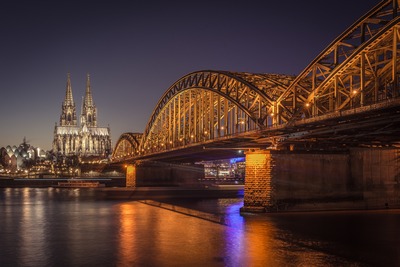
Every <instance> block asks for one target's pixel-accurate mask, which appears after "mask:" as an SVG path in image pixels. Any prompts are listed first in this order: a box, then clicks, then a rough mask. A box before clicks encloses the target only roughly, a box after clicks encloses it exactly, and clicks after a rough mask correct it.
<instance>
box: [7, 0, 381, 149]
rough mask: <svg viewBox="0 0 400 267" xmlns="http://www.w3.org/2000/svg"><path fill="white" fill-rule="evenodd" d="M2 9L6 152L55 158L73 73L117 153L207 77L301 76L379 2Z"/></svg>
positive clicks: (78, 92) (77, 96)
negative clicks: (173, 97) (43, 152)
mask: <svg viewBox="0 0 400 267" xmlns="http://www.w3.org/2000/svg"><path fill="white" fill-rule="evenodd" d="M236 2H237V1H216V0H215V1H152V0H144V1H133V0H132V1H119V0H114V1H101V0H97V1H74V0H72V1H18V0H13V1H11V0H9V1H2V2H1V4H0V34H1V37H0V47H1V50H0V53H1V57H0V60H1V61H0V68H1V70H0V90H1V91H0V92H1V97H0V101H1V102H0V112H1V113H0V129H1V132H0V147H2V146H6V145H19V144H20V143H21V142H22V140H23V138H24V137H26V139H27V141H28V142H29V143H30V144H31V145H33V146H35V147H41V148H44V149H51V146H52V141H53V132H54V124H55V122H57V123H59V117H60V114H61V105H62V101H63V100H64V96H65V88H66V79H67V73H70V74H71V83H72V92H73V96H74V100H75V103H76V106H77V115H78V116H79V114H80V107H81V101H82V96H83V95H84V92H85V83H86V74H87V73H89V74H90V77H91V86H92V87H91V88H92V94H93V99H94V102H95V104H96V106H97V111H98V126H104V127H106V126H108V125H109V126H110V128H111V135H112V141H113V146H114V145H115V143H116V141H117V140H118V137H119V136H120V135H121V134H122V133H124V132H143V131H144V129H145V127H146V125H147V122H148V119H149V118H150V115H151V113H152V111H153V109H154V107H155V105H156V104H157V102H158V100H159V99H160V97H161V96H162V95H163V93H164V92H165V91H166V90H167V89H168V87H169V86H170V85H172V84H173V83H174V82H175V81H176V80H178V79H180V78H181V77H182V76H184V75H186V74H188V73H190V72H193V71H199V70H226V71H239V72H254V73H281V74H299V73H300V72H301V71H302V69H303V68H304V67H306V66H307V65H308V64H309V63H310V62H311V61H312V60H313V59H314V58H315V57H316V56H317V55H318V54H319V53H320V52H321V51H322V50H323V49H324V48H325V47H326V46H328V45H329V43H331V42H332V41H333V40H334V39H335V38H336V37H337V36H338V35H339V34H341V33H342V32H343V31H345V30H346V29H347V28H348V27H349V26H350V25H351V24H352V23H353V22H355V21H356V20H357V19H358V18H359V17H361V16H362V15H363V14H365V13H366V12H367V11H368V10H369V9H371V8H372V7H373V6H374V5H376V4H377V3H379V0H335V1H321V0H304V1H298V0H286V1H284V0H279V1H267V0H264V1H251V0H247V1H240V2H239V3H236Z"/></svg>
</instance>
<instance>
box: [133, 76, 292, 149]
mask: <svg viewBox="0 0 400 267" xmlns="http://www.w3.org/2000/svg"><path fill="white" fill-rule="evenodd" d="M293 79H294V77H293V76H287V75H276V74H250V73H234V72H226V71H211V70H206V71H198V72H193V73H190V74H188V75H186V76H184V77H182V78H181V79H179V80H178V81H176V82H175V83H174V84H173V85H172V86H171V87H169V88H168V90H167V91H166V92H165V93H164V95H163V96H162V97H161V99H160V100H159V102H158V104H157V106H156V107H155V109H154V111H153V114H152V115H151V117H150V120H149V122H148V124H147V126H146V130H145V132H144V135H143V137H142V141H141V145H140V152H141V153H149V152H161V151H164V150H167V149H173V148H178V147H182V146H187V145H191V144H198V143H201V142H207V141H209V140H216V139H220V138H225V137H227V136H233V135H237V134H240V133H244V132H249V131H254V130H260V129H264V128H265V127H268V126H270V125H273V124H274V123H275V120H274V103H275V101H274V99H276V98H277V97H279V95H280V94H281V93H282V92H283V91H284V90H285V89H286V88H287V86H288V85H289V84H290V82H291V81H292V80H293Z"/></svg>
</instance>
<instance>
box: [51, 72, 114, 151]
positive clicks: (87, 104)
mask: <svg viewBox="0 0 400 267" xmlns="http://www.w3.org/2000/svg"><path fill="white" fill-rule="evenodd" d="M111 150H112V148H111V137H110V128H109V127H98V126H97V108H96V106H95V104H94V102H93V97H92V92H91V88H90V78H89V75H88V76H87V81H86V93H85V97H84V98H83V103H82V108H81V116H80V124H79V125H78V121H77V116H76V106H75V102H74V99H73V96H72V88H71V79H70V75H69V74H68V78H67V88H66V94H65V99H64V102H63V104H62V110H61V116H60V125H57V123H56V125H55V127H54V141H53V151H54V152H55V153H57V154H61V155H66V156H68V155H78V156H104V157H106V156H108V155H109V154H110V153H111Z"/></svg>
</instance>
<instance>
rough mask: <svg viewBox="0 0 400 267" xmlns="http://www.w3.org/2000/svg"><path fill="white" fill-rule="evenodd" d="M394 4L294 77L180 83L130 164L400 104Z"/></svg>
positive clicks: (381, 7) (399, 30)
mask: <svg viewBox="0 0 400 267" xmlns="http://www.w3.org/2000/svg"><path fill="white" fill-rule="evenodd" d="M399 2H400V0H384V1H382V2H380V3H379V4H378V5H376V6H375V7H374V8H372V9H371V10H370V11H369V12H367V14H365V15H364V16H362V17H361V18H360V19H359V20H357V21H356V22H355V23H354V24H353V25H351V26H350V27H349V28H348V29H347V30H346V31H344V32H343V33H342V34H341V35H339V36H338V37H337V38H336V39H335V40H334V41H333V42H332V43H331V44H330V45H329V46H328V47H327V48H326V49H325V50H323V51H322V52H321V53H320V54H319V55H318V56H317V57H316V58H315V59H314V60H313V61H312V62H311V63H310V64H309V65H308V66H307V67H306V68H305V69H304V70H303V71H302V72H301V73H300V74H299V75H298V76H287V75H274V74H253V73H239V72H227V71H212V70H205V71H197V72H193V73H190V74H187V75H186V76H184V77H182V78H180V79H179V80H177V81H176V82H175V83H174V84H173V85H172V86H171V87H169V88H168V90H167V91H166V92H165V93H164V95H163V96H162V97H161V99H160V100H159V102H158V104H157V105H156V107H155V109H154V111H153V113H152V115H151V117H150V119H149V122H148V124H147V126H146V129H145V132H144V134H143V135H142V137H141V140H140V142H137V143H135V146H132V147H134V148H135V149H132V151H131V152H130V153H133V154H134V155H132V157H134V156H140V155H146V154H151V153H158V152H163V151H167V150H170V149H176V148H182V147H185V146H189V145H195V144H202V143H207V142H211V141H213V140H221V139H224V138H229V137H232V136H238V135H242V134H243V135H244V134H246V133H251V132H254V131H260V130H261V132H262V133H265V132H267V131H268V130H269V129H274V127H275V126H277V127H275V128H281V129H282V128H285V127H286V126H291V125H293V124H294V123H296V124H298V123H301V122H302V121H303V119H316V120H318V119H319V118H323V117H326V116H330V114H338V112H339V113H340V112H342V111H351V110H363V109H373V108H374V106H377V105H380V104H382V103H383V104H385V103H388V102H390V101H391V100H393V99H395V98H400V84H399V68H400V64H399V60H400V56H399V51H400V49H399V48H400V47H399V40H400V16H398V14H400V13H399V12H400V10H399ZM117 145H118V146H119V145H121V146H123V143H121V144H119V143H118V144H117ZM120 150H121V151H123V152H126V151H125V150H124V149H122V148H121V149H115V150H114V155H117V154H119V152H118V151H120Z"/></svg>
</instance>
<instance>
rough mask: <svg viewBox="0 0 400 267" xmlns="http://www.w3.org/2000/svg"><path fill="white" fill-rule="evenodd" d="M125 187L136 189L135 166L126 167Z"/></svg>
mask: <svg viewBox="0 0 400 267" xmlns="http://www.w3.org/2000/svg"><path fill="white" fill-rule="evenodd" d="M126 187H130V188H135V187H136V166H135V165H133V164H128V165H127V166H126Z"/></svg>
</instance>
